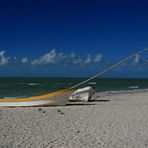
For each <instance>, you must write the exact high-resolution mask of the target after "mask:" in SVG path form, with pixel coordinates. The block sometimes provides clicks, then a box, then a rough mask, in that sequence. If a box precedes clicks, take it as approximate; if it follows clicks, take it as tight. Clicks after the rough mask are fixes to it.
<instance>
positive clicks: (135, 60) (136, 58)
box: [134, 54, 140, 64]
mask: <svg viewBox="0 0 148 148" xmlns="http://www.w3.org/2000/svg"><path fill="white" fill-rule="evenodd" d="M139 61H140V55H139V54H137V55H136V56H135V58H134V64H138V63H139Z"/></svg>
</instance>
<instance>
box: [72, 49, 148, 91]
mask: <svg viewBox="0 0 148 148" xmlns="http://www.w3.org/2000/svg"><path fill="white" fill-rule="evenodd" d="M146 50H148V48H144V49H142V50H139V51H138V52H136V53H134V54H132V55H130V56H129V57H127V58H125V59H123V60H122V61H120V62H118V63H116V64H114V65H112V66H110V67H108V68H106V69H104V70H103V71H102V72H100V73H98V74H96V75H95V76H92V77H91V78H89V79H87V80H85V81H82V82H80V83H78V84H76V85H74V86H72V87H71V88H76V87H78V86H80V85H82V84H85V83H87V82H89V81H90V80H93V79H95V78H96V77H99V76H101V75H103V74H104V73H106V72H108V71H110V70H112V69H113V68H115V67H117V66H119V65H121V64H123V63H124V62H126V61H127V60H129V59H131V58H133V57H135V56H136V55H139V54H141V53H142V52H144V51H146Z"/></svg>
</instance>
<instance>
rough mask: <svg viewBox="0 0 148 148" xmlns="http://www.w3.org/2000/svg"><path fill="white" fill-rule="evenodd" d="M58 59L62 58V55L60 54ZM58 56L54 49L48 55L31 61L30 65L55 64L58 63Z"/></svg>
mask: <svg viewBox="0 0 148 148" xmlns="http://www.w3.org/2000/svg"><path fill="white" fill-rule="evenodd" d="M59 57H60V58H62V57H63V54H62V53H60V54H59ZM58 60H59V59H58V55H57V53H56V51H55V49H53V50H51V51H50V52H49V53H47V54H45V55H43V56H42V57H40V58H39V59H35V60H33V61H32V64H55V63H57V62H58Z"/></svg>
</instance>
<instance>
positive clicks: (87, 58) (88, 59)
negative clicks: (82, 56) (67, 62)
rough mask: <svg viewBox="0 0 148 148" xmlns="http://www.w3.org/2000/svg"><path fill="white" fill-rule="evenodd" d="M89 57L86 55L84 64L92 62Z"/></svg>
mask: <svg viewBox="0 0 148 148" xmlns="http://www.w3.org/2000/svg"><path fill="white" fill-rule="evenodd" d="M91 58H92V57H91V55H90V54H88V55H87V57H86V60H85V61H84V64H90V63H91V62H92V59H91Z"/></svg>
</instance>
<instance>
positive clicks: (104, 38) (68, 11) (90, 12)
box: [0, 0, 148, 77]
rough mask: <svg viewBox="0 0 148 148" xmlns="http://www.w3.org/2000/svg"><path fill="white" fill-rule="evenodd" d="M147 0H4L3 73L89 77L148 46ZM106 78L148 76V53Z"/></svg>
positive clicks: (0, 9) (0, 10)
mask: <svg viewBox="0 0 148 148" xmlns="http://www.w3.org/2000/svg"><path fill="white" fill-rule="evenodd" d="M147 6H148V1H147V0H120V1H119V0H118V1H116V0H103V1H102V0H24V1H23V0H21V1H20V0H13V1H12V0H0V76H9V77H11V76H12V77H15V76H23V77H30V76H31V77H32V76H33V77H36V76H37V77H40V76H41V77H44V76H45V77H89V76H92V75H94V74H96V73H98V72H99V71H101V70H102V69H104V68H106V67H108V66H110V65H112V64H113V63H116V62H117V61H120V60H122V59H123V58H125V57H126V56H129V55H130V54H132V53H134V52H136V51H138V50H139V49H142V48H146V47H148V9H147ZM104 76H105V77H148V53H145V54H143V55H140V56H139V55H137V56H136V57H135V58H133V59H132V60H130V61H129V62H127V63H125V64H124V65H122V66H120V67H118V68H116V69H114V70H113V71H111V72H109V73H107V74H105V75H104Z"/></svg>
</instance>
